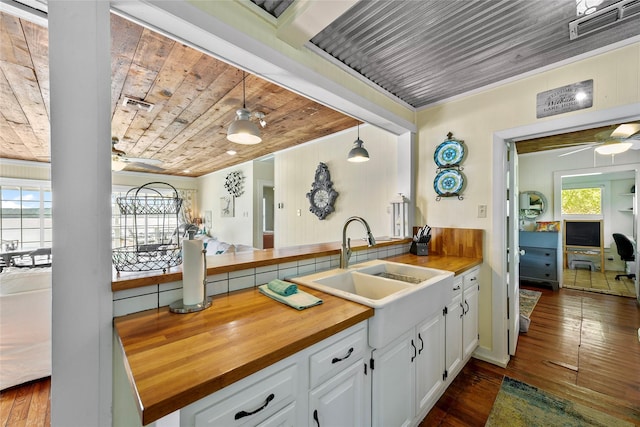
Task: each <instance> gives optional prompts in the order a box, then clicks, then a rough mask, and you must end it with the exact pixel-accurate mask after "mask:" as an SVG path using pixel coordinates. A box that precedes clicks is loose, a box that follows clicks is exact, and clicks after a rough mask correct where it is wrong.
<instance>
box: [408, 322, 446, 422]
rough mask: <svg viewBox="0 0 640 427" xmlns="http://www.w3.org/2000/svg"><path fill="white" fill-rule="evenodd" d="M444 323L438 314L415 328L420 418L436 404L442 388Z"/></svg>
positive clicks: (417, 404) (418, 413)
mask: <svg viewBox="0 0 640 427" xmlns="http://www.w3.org/2000/svg"><path fill="white" fill-rule="evenodd" d="M444 321H445V318H444V315H443V313H442V312H439V313H436V314H435V315H434V316H432V317H431V318H430V319H428V320H426V321H425V322H423V323H421V324H420V325H418V327H417V328H416V338H417V344H416V345H417V347H418V356H417V357H416V360H415V368H416V414H417V415H420V416H422V415H423V414H426V413H427V411H428V410H429V409H430V408H431V407H432V406H433V404H435V403H436V401H437V400H438V397H439V396H440V391H441V390H442V387H444V379H443V378H442V374H443V373H444V351H443V348H444V333H445V324H444Z"/></svg>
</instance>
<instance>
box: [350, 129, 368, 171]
mask: <svg viewBox="0 0 640 427" xmlns="http://www.w3.org/2000/svg"><path fill="white" fill-rule="evenodd" d="M362 144H364V142H362V140H361V139H360V123H358V139H356V140H355V141H354V143H353V148H352V149H351V151H349V156H348V157H347V160H348V161H350V162H354V163H360V162H366V161H368V160H369V152H368V151H367V150H366V149H365V148H364V147H363V146H362Z"/></svg>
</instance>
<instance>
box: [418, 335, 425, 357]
mask: <svg viewBox="0 0 640 427" xmlns="http://www.w3.org/2000/svg"><path fill="white" fill-rule="evenodd" d="M418 339H419V340H420V350H418V354H421V353H422V350H424V341H423V340H422V337H421V336H420V333H418Z"/></svg>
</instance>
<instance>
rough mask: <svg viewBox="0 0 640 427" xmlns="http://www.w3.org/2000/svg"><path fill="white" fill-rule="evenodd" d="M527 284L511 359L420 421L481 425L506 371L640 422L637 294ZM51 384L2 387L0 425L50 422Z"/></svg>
mask: <svg viewBox="0 0 640 427" xmlns="http://www.w3.org/2000/svg"><path fill="white" fill-rule="evenodd" d="M523 288H524V286H523ZM526 288H528V289H533V290H539V291H541V292H542V297H541V298H540V301H539V302H538V304H537V305H536V308H535V309H534V310H533V313H532V315H531V326H530V328H529V331H528V332H527V333H526V334H520V338H519V340H518V350H517V353H516V355H515V356H514V357H512V358H511V361H510V362H509V365H508V366H507V367H506V368H500V367H498V366H495V365H492V364H489V363H486V362H482V361H479V360H476V359H472V360H471V361H470V362H469V363H468V364H467V366H465V367H464V369H463V370H462V372H460V374H459V375H458V377H457V378H456V379H455V380H454V381H453V383H452V385H451V386H450V387H449V388H448V389H447V391H446V392H445V394H444V395H443V396H442V397H441V398H440V400H439V401H438V403H437V404H436V406H435V407H434V408H433V409H432V410H431V412H430V413H429V414H428V415H427V417H426V418H425V419H424V420H423V421H422V423H421V424H420V426H421V427H426V426H465V427H470V426H484V424H485V422H486V420H487V418H488V417H489V413H490V412H491V407H492V406H493V401H494V400H495V398H496V395H497V394H498V390H499V389H500V384H501V383H502V378H503V377H504V376H505V375H507V376H510V377H511V378H515V379H518V380H521V381H524V382H526V383H529V384H531V385H534V386H536V387H538V388H541V389H544V390H546V391H548V392H551V393H553V394H556V395H558V396H560V397H565V398H569V399H572V400H574V401H578V402H580V403H582V404H585V405H588V406H591V407H595V408H598V409H600V410H603V411H605V412H608V413H610V414H613V415H615V416H617V417H619V418H623V419H626V420H628V421H631V422H633V423H635V424H637V425H640V404H639V403H640V342H639V341H638V328H640V308H639V307H638V305H637V303H636V301H635V300H634V299H632V298H625V297H616V296H609V295H602V294H597V293H592V292H584V291H577V290H571V289H561V290H560V291H557V292H553V291H551V290H550V289H544V288H533V287H531V288H530V287H526ZM50 387H51V380H50V379H49V378H46V379H43V380H40V381H34V382H31V383H28V384H26V385H23V386H19V387H14V388H11V389H7V390H4V391H2V392H1V393H0V427H2V426H12V427H13V426H31V425H33V426H49V425H50V424H51V422H50V411H51V405H50V399H51V397H50V396H51V392H50Z"/></svg>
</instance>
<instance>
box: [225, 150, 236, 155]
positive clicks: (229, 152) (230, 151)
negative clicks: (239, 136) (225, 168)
mask: <svg viewBox="0 0 640 427" xmlns="http://www.w3.org/2000/svg"><path fill="white" fill-rule="evenodd" d="M227 154H228V155H230V156H235V155H236V154H237V153H236V152H235V151H234V150H227Z"/></svg>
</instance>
